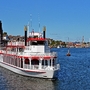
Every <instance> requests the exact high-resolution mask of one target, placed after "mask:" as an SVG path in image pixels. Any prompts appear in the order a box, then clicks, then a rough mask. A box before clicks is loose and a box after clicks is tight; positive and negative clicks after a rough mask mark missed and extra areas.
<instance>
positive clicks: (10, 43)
mask: <svg viewBox="0 0 90 90" xmlns="http://www.w3.org/2000/svg"><path fill="white" fill-rule="evenodd" d="M8 45H25V42H8Z"/></svg>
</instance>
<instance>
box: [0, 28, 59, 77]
mask: <svg viewBox="0 0 90 90" xmlns="http://www.w3.org/2000/svg"><path fill="white" fill-rule="evenodd" d="M24 30H25V41H24V42H22V41H9V42H8V43H7V46H6V47H4V48H2V47H1V49H0V66H2V67H4V68H6V69H9V70H11V71H13V72H15V73H18V74H21V75H24V76H31V77H38V78H47V79H54V78H57V76H56V74H57V73H58V70H59V69H60V66H59V64H58V63H57V53H56V52H50V48H49V46H48V41H47V38H46V37H45V31H46V28H45V27H44V30H43V33H37V32H30V33H29V37H27V27H25V28H24Z"/></svg>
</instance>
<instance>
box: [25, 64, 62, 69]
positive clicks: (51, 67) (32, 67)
mask: <svg viewBox="0 0 90 90" xmlns="http://www.w3.org/2000/svg"><path fill="white" fill-rule="evenodd" d="M24 69H32V70H39V65H31V66H30V65H27V64H24ZM57 69H60V65H59V64H56V65H55V66H46V65H45V66H44V65H42V67H41V70H57Z"/></svg>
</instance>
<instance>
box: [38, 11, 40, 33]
mask: <svg viewBox="0 0 90 90" xmlns="http://www.w3.org/2000/svg"><path fill="white" fill-rule="evenodd" d="M38 21H39V33H40V18H39V13H38Z"/></svg>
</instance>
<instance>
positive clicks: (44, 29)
mask: <svg viewBox="0 0 90 90" xmlns="http://www.w3.org/2000/svg"><path fill="white" fill-rule="evenodd" d="M45 32H46V27H45V26H44V27H43V38H46V33H45Z"/></svg>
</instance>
